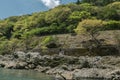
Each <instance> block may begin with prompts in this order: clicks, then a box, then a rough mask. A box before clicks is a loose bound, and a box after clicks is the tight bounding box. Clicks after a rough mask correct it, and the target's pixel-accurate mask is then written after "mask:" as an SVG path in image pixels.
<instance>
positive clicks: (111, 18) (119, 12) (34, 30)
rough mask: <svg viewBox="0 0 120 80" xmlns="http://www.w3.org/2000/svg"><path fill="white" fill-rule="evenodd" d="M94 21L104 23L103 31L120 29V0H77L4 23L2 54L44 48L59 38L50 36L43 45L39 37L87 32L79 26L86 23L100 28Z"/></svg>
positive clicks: (0, 35) (0, 41) (1, 27)
mask: <svg viewBox="0 0 120 80" xmlns="http://www.w3.org/2000/svg"><path fill="white" fill-rule="evenodd" d="M92 20H94V21H95V22H97V21H98V23H99V21H100V23H101V22H102V23H101V24H103V25H102V29H101V30H102V31H105V30H119V29H120V0H82V1H79V0H77V1H76V3H69V4H66V5H60V6H58V7H55V8H54V9H50V10H49V11H45V12H36V13H33V14H28V15H22V16H12V17H9V18H6V19H4V20H0V53H1V54H6V53H12V52H13V51H15V50H16V49H21V48H22V49H25V50H29V49H30V50H31V49H33V48H35V47H41V46H42V47H43V45H45V44H47V43H48V42H49V41H50V40H51V41H56V39H55V38H52V37H50V36H49V37H46V38H44V39H42V41H41V42H40V40H39V38H38V37H41V36H45V35H52V34H65V33H75V32H79V31H80V30H83V29H81V27H79V26H81V25H83V24H86V25H89V24H95V26H98V27H99V25H98V24H96V23H94V21H92ZM82 22H83V23H82ZM91 26H92V27H93V26H94V25H91ZM91 26H90V27H91ZM79 28H80V29H79ZM88 29H89V28H88ZM80 33H81V32H80ZM42 47H41V48H42Z"/></svg>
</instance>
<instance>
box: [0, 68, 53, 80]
mask: <svg viewBox="0 0 120 80" xmlns="http://www.w3.org/2000/svg"><path fill="white" fill-rule="evenodd" d="M0 80H53V79H52V77H51V76H48V75H44V74H41V73H39V72H36V71H26V70H9V69H0Z"/></svg>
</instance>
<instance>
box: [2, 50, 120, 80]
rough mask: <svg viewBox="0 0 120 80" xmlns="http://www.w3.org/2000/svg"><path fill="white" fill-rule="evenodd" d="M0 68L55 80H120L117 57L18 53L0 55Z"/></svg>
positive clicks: (119, 61)
mask: <svg viewBox="0 0 120 80" xmlns="http://www.w3.org/2000/svg"><path fill="white" fill-rule="evenodd" d="M0 67H1V68H7V69H25V70H35V71H39V72H42V73H46V74H50V75H54V76H55V80H80V79H81V78H91V79H101V80H120V57H117V56H103V57H101V56H91V57H88V56H80V57H75V56H67V55H52V56H50V55H41V54H40V53H38V52H28V53H25V52H21V51H18V52H15V53H14V54H12V55H4V56H2V55H0Z"/></svg>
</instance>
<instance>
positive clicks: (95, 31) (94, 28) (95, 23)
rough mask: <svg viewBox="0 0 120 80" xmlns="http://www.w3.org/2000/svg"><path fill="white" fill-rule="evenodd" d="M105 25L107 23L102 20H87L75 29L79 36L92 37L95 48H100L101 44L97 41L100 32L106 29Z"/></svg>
mask: <svg viewBox="0 0 120 80" xmlns="http://www.w3.org/2000/svg"><path fill="white" fill-rule="evenodd" d="M105 24H106V22H104V21H102V20H96V19H95V20H91V19H86V20H83V21H82V22H80V23H79V24H78V26H77V28H76V29H75V32H77V33H78V34H81V33H86V34H88V35H89V36H90V37H91V39H92V40H93V41H94V44H95V46H96V47H99V46H100V45H101V44H100V42H99V41H98V40H97V36H98V35H99V31H101V30H102V29H104V25H105Z"/></svg>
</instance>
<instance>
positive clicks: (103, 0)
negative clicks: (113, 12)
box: [81, 0, 120, 6]
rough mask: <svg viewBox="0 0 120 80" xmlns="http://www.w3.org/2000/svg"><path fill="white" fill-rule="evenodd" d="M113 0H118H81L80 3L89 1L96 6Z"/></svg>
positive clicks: (113, 0)
mask: <svg viewBox="0 0 120 80" xmlns="http://www.w3.org/2000/svg"><path fill="white" fill-rule="evenodd" d="M115 1H120V0H81V2H82V3H91V4H94V5H98V6H104V5H107V4H110V3H112V2H115Z"/></svg>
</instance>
